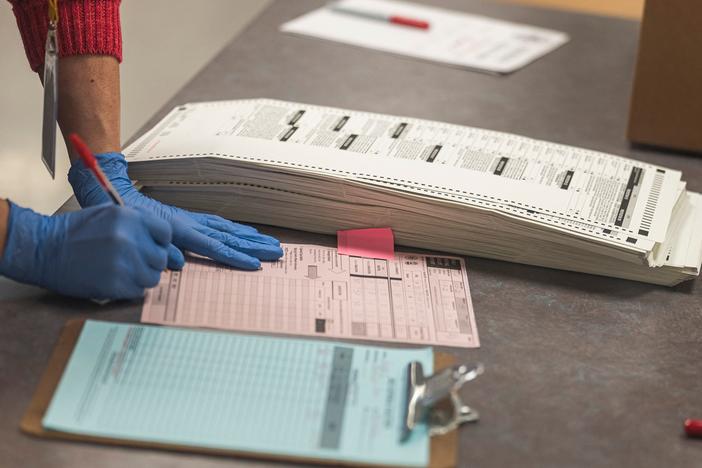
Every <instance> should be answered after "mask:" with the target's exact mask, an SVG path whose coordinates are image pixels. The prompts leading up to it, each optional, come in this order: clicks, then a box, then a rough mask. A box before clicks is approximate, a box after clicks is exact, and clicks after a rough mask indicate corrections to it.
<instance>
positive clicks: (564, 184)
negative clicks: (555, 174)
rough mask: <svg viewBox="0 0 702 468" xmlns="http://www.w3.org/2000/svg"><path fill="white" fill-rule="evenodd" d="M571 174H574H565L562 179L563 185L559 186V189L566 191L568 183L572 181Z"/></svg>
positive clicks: (568, 172) (570, 172)
mask: <svg viewBox="0 0 702 468" xmlns="http://www.w3.org/2000/svg"><path fill="white" fill-rule="evenodd" d="M573 174H575V173H574V172H573V171H567V172H566V174H565V177H564V178H563V183H562V184H561V188H562V189H563V190H568V187H570V181H571V180H573Z"/></svg>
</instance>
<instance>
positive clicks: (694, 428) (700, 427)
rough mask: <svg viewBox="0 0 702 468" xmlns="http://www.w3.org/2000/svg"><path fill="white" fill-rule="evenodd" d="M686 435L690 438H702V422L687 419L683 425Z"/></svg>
mask: <svg viewBox="0 0 702 468" xmlns="http://www.w3.org/2000/svg"><path fill="white" fill-rule="evenodd" d="M683 427H684V428H685V434H687V435H688V436H689V437H702V420H700V419H686V420H685V422H684V423H683Z"/></svg>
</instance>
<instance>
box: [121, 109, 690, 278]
mask: <svg viewBox="0 0 702 468" xmlns="http://www.w3.org/2000/svg"><path fill="white" fill-rule="evenodd" d="M125 154H126V156H127V159H128V160H129V163H130V164H129V167H130V175H131V177H132V178H134V179H137V180H138V181H139V183H140V184H141V185H142V186H143V187H144V189H145V191H146V192H147V193H148V194H150V195H151V196H153V197H155V198H157V199H159V200H162V201H164V202H167V203H172V204H175V205H178V206H181V207H184V208H189V209H194V210H202V211H207V212H211V213H217V214H220V215H222V216H224V217H227V218H231V219H235V220H240V221H243V222H256V223H264V224H272V225H278V226H286V227H292V228H297V229H303V230H307V231H315V232H323V233H335V232H336V231H337V230H339V229H354V228H362V227H373V226H389V227H391V228H392V229H393V231H394V233H395V239H396V242H397V243H398V244H401V245H407V246H414V247H423V248H428V249H433V250H439V251H446V252H453V253H458V254H466V255H474V256H479V257H488V258H495V259H501V260H508V261H513V262H518V263H526V264H532V265H541V266H546V267H552V268H559V269H564V270H573V271H581V272H587V273H594V274H599V275H606V276H614V277H620V278H628V279H633V280H638V281H644V282H649V283H657V284H664V285H674V284H677V283H679V282H681V281H684V280H687V279H691V278H694V277H696V276H697V275H698V274H699V270H700V263H701V262H702V258H701V257H702V198H701V197H700V194H697V193H693V192H688V191H687V190H686V189H685V182H684V181H682V180H681V173H680V172H679V171H676V170H672V169H668V168H664V167H660V166H655V165H652V164H648V163H645V162H641V161H635V160H631V159H627V158H623V157H619V156H614V155H610V154H604V153H600V152H596V151H589V150H586V149H581V148H574V147H569V146H565V145H560V144H553V143H548V142H545V141H539V140H533V139H530V138H525V137H522V136H516V135H511V134H506V133H501V132H494V131H489V130H483V129H478V128H471V127H465V126H459V125H450V124H446V123H441V122H434V121H428V120H420V119H414V118H406V117H396V116H389V115H382V114H373V113H367V112H357V111H350V110H345V109H336V108H330V107H320V106H313V105H307V104H299V103H292V102H284V101H275V100H267V99H251V100H238V101H222V102H209V103H196V104H187V105H183V106H180V107H177V108H176V109H174V110H173V111H172V112H171V113H169V114H168V115H167V116H166V117H165V118H164V119H163V120H162V121H161V122H160V123H158V124H157V125H156V126H155V127H154V128H153V129H151V130H150V131H148V132H147V133H146V134H145V135H143V136H142V137H141V138H139V139H138V140H137V141H136V142H134V144H132V145H131V146H130V147H129V148H127V149H126V151H125Z"/></svg>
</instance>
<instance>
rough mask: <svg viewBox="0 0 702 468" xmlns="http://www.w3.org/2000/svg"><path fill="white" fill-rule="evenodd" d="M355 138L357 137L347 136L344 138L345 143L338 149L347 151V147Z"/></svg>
mask: <svg viewBox="0 0 702 468" xmlns="http://www.w3.org/2000/svg"><path fill="white" fill-rule="evenodd" d="M357 136H358V135H354V134H351V135H349V136H348V137H347V138H346V141H344V144H342V145H341V148H339V149H342V150H346V149H349V146H351V144H352V143H353V140H355V139H356V137H357Z"/></svg>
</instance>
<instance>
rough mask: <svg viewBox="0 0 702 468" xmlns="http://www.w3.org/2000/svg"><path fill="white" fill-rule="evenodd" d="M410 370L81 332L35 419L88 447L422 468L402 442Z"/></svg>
mask: <svg viewBox="0 0 702 468" xmlns="http://www.w3.org/2000/svg"><path fill="white" fill-rule="evenodd" d="M410 361H418V362H420V363H421V364H422V366H423V367H424V369H426V370H427V372H432V370H433V352H432V350H431V349H430V348H423V349H397V348H383V347H374V346H363V345H355V344H354V345H352V344H347V343H337V342H330V341H317V340H301V339H286V338H272V337H263V336H256V335H242V334H234V333H225V332H216V331H204V330H189V329H180V328H164V327H155V326H146V325H139V324H120V323H110V322H98V321H86V322H85V324H84V326H83V330H82V332H81V335H80V337H79V339H78V342H77V344H76V346H75V348H74V350H73V352H72V354H71V357H70V359H69V361H68V365H67V366H66V369H65V370H64V373H63V376H62V377H61V380H60V383H59V385H58V387H57V389H56V391H55V393H54V396H53V398H52V400H51V403H50V405H49V408H48V410H47V411H46V414H45V416H44V419H43V422H42V424H43V426H44V428H45V429H48V430H53V431H62V432H67V433H74V434H82V435H88V436H97V437H108V438H115V439H125V440H133V441H143V442H153V443H160V444H172V445H181V446H192V447H205V448H212V449H223V450H233V451H241V452H249V453H253V454H256V453H260V454H267V455H273V456H280V457H295V458H304V459H316V460H329V461H341V462H346V463H363V464H373V465H401V466H427V465H428V463H429V445H430V441H429V435H428V432H427V431H426V429H424V428H418V429H417V430H415V431H413V432H412V435H411V437H410V439H409V440H407V441H405V442H400V435H401V430H402V419H403V405H405V404H406V402H405V391H406V389H405V388H404V382H405V380H406V368H407V364H408V363H409V362H410Z"/></svg>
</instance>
